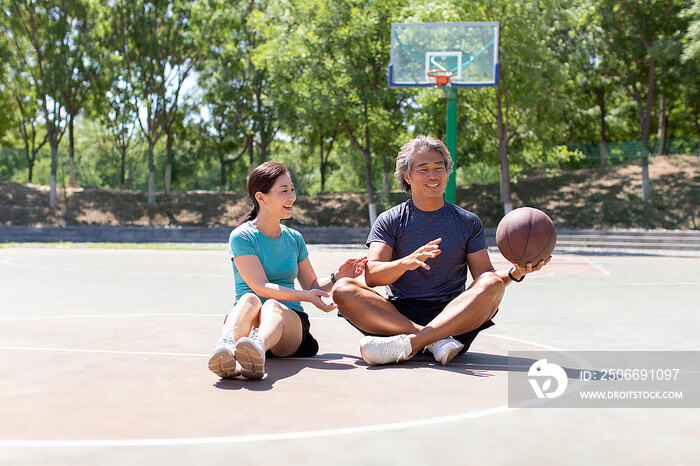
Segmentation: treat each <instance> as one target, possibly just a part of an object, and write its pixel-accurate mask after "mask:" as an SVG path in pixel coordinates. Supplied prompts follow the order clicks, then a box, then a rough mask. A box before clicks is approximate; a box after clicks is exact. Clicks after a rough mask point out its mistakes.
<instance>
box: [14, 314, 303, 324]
mask: <svg viewBox="0 0 700 466" xmlns="http://www.w3.org/2000/svg"><path fill="white" fill-rule="evenodd" d="M224 316H225V314H84V315H81V314H74V315H68V316H31V317H6V318H0V322H8V321H18V320H49V319H80V318H83V317H85V318H95V317H224ZM314 318H315V317H314Z"/></svg>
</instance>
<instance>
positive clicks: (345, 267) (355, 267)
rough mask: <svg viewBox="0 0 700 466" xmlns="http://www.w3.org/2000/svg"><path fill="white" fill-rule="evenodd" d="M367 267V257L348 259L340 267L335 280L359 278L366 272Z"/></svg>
mask: <svg viewBox="0 0 700 466" xmlns="http://www.w3.org/2000/svg"><path fill="white" fill-rule="evenodd" d="M365 265H367V258H366V257H360V258H359V259H357V258H354V257H353V258H351V259H348V260H346V261H345V262H343V263H342V264H340V267H338V271H337V272H336V273H335V279H336V280H338V279H341V278H355V277H359V276H360V275H362V273H363V272H364V271H365Z"/></svg>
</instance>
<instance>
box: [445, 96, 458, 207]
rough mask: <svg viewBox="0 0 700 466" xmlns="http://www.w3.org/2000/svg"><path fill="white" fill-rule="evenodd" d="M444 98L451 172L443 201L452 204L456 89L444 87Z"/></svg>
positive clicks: (454, 169) (455, 147)
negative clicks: (451, 165) (445, 99)
mask: <svg viewBox="0 0 700 466" xmlns="http://www.w3.org/2000/svg"><path fill="white" fill-rule="evenodd" d="M444 89H445V97H447V118H446V120H445V121H446V123H445V145H446V146H447V150H448V151H450V156H451V157H452V162H453V170H452V173H451V174H450V178H449V179H448V180H447V188H446V189H445V200H446V201H447V202H451V203H452V204H454V203H455V201H456V195H457V181H456V174H457V88H455V87H451V86H445V87H444Z"/></svg>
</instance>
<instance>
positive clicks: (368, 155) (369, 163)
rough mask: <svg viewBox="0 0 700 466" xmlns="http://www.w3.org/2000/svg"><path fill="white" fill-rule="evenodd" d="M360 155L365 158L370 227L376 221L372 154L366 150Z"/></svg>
mask: <svg viewBox="0 0 700 466" xmlns="http://www.w3.org/2000/svg"><path fill="white" fill-rule="evenodd" d="M362 155H364V157H365V184H366V185H367V202H368V209H369V225H370V227H371V226H372V225H374V221H375V220H376V219H377V204H376V201H375V199H374V184H372V153H371V152H370V151H368V150H363V151H362Z"/></svg>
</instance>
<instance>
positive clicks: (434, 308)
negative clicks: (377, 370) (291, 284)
mask: <svg viewBox="0 0 700 466" xmlns="http://www.w3.org/2000/svg"><path fill="white" fill-rule="evenodd" d="M389 302H390V303H391V304H393V305H394V307H395V308H396V309H397V310H398V311H399V312H400V313H401V314H403V315H405V316H406V317H408V318H409V319H410V320H411V321H413V322H415V323H416V324H418V325H423V326H425V325H428V324H429V323H430V321H431V320H433V319H434V318H435V316H437V315H438V314H440V313H441V312H442V311H443V309H445V306H447V305H448V304H449V303H450V301H427V300H423V299H412V298H410V299H390V300H389ZM496 313H498V311H496ZM338 315H340V316H341V317H343V316H342V315H341V314H340V313H338ZM494 315H495V314H494ZM346 320H347V319H346ZM348 322H350V321H349V320H348ZM350 324H352V326H353V327H355V328H357V327H356V326H355V324H353V323H352V322H350ZM494 325H496V324H495V323H494V322H493V320H491V319H489V320H488V321H486V322H484V323H483V324H482V325H481V326H480V327H479V328H477V329H476V330H472V331H471V332H467V333H463V334H461V335H453V337H454V338H455V339H457V340H459V341H460V342H461V343H462V344H463V345H464V348H462V350H461V351H460V352H459V354H462V353H464V352H465V351H467V350H468V349H469V347H470V346H471V344H472V343H473V342H474V339H475V338H476V336H477V335H478V334H479V332H481V331H482V330H485V329H487V328H489V327H492V326H494ZM358 330H359V331H360V332H362V333H363V334H365V335H372V336H381V335H375V334H373V333H367V332H365V331H364V330H361V329H359V328H358Z"/></svg>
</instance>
